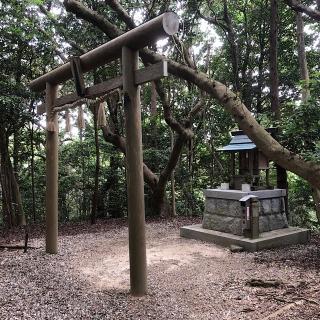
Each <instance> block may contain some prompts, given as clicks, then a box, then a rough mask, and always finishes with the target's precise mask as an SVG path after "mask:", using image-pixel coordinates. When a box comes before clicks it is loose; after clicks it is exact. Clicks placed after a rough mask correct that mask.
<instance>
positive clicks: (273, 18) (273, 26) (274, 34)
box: [269, 0, 280, 120]
mask: <svg viewBox="0 0 320 320" xmlns="http://www.w3.org/2000/svg"><path fill="white" fill-rule="evenodd" d="M270 5H271V14H270V57H269V59H270V97H271V111H272V112H273V113H274V118H275V119H276V120H279V119H280V104H279V76H278V0H271V1H270Z"/></svg>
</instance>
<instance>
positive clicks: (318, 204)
mask: <svg viewBox="0 0 320 320" xmlns="http://www.w3.org/2000/svg"><path fill="white" fill-rule="evenodd" d="M312 196H313V201H314V205H315V208H316V215H317V219H318V223H320V190H319V189H314V190H313V193H312Z"/></svg>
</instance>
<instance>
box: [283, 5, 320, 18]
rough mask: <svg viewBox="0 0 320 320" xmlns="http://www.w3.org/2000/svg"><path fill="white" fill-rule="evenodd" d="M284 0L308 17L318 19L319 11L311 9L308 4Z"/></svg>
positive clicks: (319, 16)
mask: <svg viewBox="0 0 320 320" xmlns="http://www.w3.org/2000/svg"><path fill="white" fill-rule="evenodd" d="M284 2H285V3H286V4H287V5H288V6H289V7H290V8H291V9H293V10H294V11H297V12H301V13H305V14H306V15H308V16H309V17H310V18H312V19H314V20H317V21H320V11H319V10H316V9H311V8H310V7H308V6H305V5H303V4H301V3H300V2H299V1H297V0H284Z"/></svg>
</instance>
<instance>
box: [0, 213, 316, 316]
mask: <svg viewBox="0 0 320 320" xmlns="http://www.w3.org/2000/svg"><path fill="white" fill-rule="evenodd" d="M193 222H197V221H195V220H192V221H188V219H179V220H171V221H150V222H148V224H147V241H148V245H147V250H148V251H147V256H148V288H149V292H148V295H147V296H145V297H142V298H134V297H131V296H130V294H129V293H128V291H129V269H128V268H129V265H128V245H127V232H128V230H127V226H126V223H125V222H124V221H122V220H117V221H113V222H112V221H105V222H100V223H99V224H97V225H96V226H93V227H91V226H88V225H85V224H76V225H70V226H63V227H62V229H61V236H60V238H59V246H60V251H59V254H57V255H48V254H45V253H44V239H43V236H41V232H40V231H38V230H36V229H33V235H32V236H31V241H30V245H31V246H34V247H38V248H37V249H33V250H29V251H28V252H27V253H25V254H24V253H22V251H21V250H14V251H11V250H2V251H0V296H1V300H0V319H1V320H6V319H8V320H9V319H10V320H13V319H37V320H38V319H50V320H51V319H198V320H199V319H219V320H224V319H232V320H236V319H261V320H267V319H281V320H282V319H309V320H311V319H320V279H319V268H320V239H319V237H318V236H316V237H314V239H313V241H312V242H311V244H309V245H307V246H295V247H291V248H284V249H278V250H268V251H264V252H259V253H254V254H253V253H230V252H229V250H228V249H225V248H221V247H218V246H215V245H213V244H208V243H203V242H200V241H195V240H190V239H183V238H180V237H179V227H180V226H181V225H187V224H191V223H193ZM17 238H18V234H13V235H12V234H11V235H10V236H9V235H5V234H3V237H2V238H1V240H0V242H1V243H8V242H11V243H17ZM252 279H260V280H265V281H266V280H271V279H276V280H278V282H279V283H280V286H278V287H270V288H264V287H252V286H250V285H249V284H248V283H247V282H248V281H250V280H252ZM277 312H278V313H277ZM270 316H271V317H270Z"/></svg>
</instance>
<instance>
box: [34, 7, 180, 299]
mask: <svg viewBox="0 0 320 320" xmlns="http://www.w3.org/2000/svg"><path fill="white" fill-rule="evenodd" d="M178 28H179V18H178V16H177V15H176V14H175V13H173V12H167V13H164V14H162V15H160V16H158V17H156V18H154V19H152V20H150V21H149V22H147V23H144V24H142V25H140V26H139V27H137V28H135V29H133V30H131V31H128V32H126V33H124V34H122V35H121V36H119V37H117V38H115V39H113V40H111V41H109V42H107V43H105V44H103V45H101V46H99V47H97V48H95V49H93V50H91V51H89V52H87V53H85V54H83V55H82V56H80V57H75V58H72V59H71V61H70V62H68V63H65V64H64V65H62V66H60V67H58V68H56V69H54V70H52V71H50V72H48V73H46V74H44V75H42V76H41V77H39V78H37V79H35V80H33V81H32V82H30V84H29V86H30V89H31V90H33V91H37V92H40V91H43V90H45V92H46V96H45V104H43V105H42V106H40V107H39V108H38V113H40V114H41V113H46V121H47V136H46V138H47V143H46V252H48V253H57V251H58V118H57V113H58V112H59V111H61V110H62V107H63V106H64V105H65V104H67V103H69V104H70V103H73V102H76V101H78V100H80V99H83V98H95V97H98V96H101V95H103V94H106V93H107V92H109V91H111V90H114V89H116V88H119V87H123V94H124V114H125V130H126V163H127V191H128V220H129V260H130V287H131V293H132V294H133V295H143V294H145V293H146V290H147V275H146V274H147V272H146V265H147V263H146V241H145V212H144V180H143V158H142V131H141V105H140V87H139V85H141V84H143V83H145V82H148V81H152V80H156V79H160V78H161V77H163V76H167V63H166V61H163V62H159V63H157V64H154V65H151V66H148V67H146V68H144V69H140V70H139V69H138V57H139V51H138V50H139V49H142V48H143V47H145V46H147V45H149V44H151V43H153V42H154V41H156V40H157V39H159V38H162V37H165V36H168V35H173V34H174V33H176V32H177V31H178ZM119 57H121V61H122V76H119V77H116V78H114V79H111V80H108V81H106V82H102V83H99V84H96V85H94V86H92V87H88V88H86V87H85V85H84V81H83V73H85V72H88V71H90V70H93V69H96V68H97V67H99V66H102V65H105V64H106V63H108V62H110V61H113V60H115V59H117V58H119ZM71 78H73V79H74V82H75V86H76V92H74V93H71V94H68V95H66V96H63V97H60V98H58V97H57V93H58V84H61V83H63V82H65V81H67V80H69V79H71Z"/></svg>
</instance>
